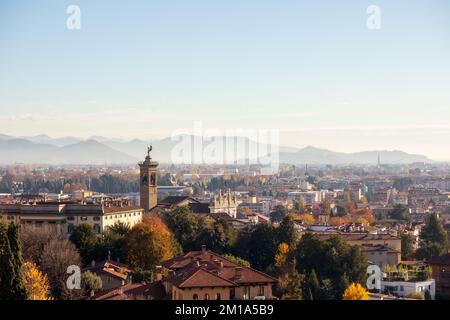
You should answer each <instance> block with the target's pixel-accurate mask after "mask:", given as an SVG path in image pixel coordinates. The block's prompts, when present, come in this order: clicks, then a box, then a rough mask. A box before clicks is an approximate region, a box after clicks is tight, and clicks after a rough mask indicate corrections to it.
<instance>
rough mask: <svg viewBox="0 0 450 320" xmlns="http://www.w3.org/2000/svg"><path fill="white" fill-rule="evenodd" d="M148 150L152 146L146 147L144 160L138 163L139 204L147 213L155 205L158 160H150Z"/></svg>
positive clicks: (150, 149)
mask: <svg viewBox="0 0 450 320" xmlns="http://www.w3.org/2000/svg"><path fill="white" fill-rule="evenodd" d="M150 151H152V146H150V147H149V148H148V149H147V156H146V157H145V160H144V162H141V163H139V167H140V183H139V191H140V204H141V207H142V208H143V209H144V212H145V213H148V212H149V211H150V210H151V209H153V208H154V207H156V205H157V183H156V167H158V162H157V161H152V158H151V157H150Z"/></svg>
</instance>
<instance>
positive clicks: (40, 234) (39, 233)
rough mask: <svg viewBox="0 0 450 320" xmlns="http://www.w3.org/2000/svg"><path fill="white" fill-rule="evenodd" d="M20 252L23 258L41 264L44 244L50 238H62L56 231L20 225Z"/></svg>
mask: <svg viewBox="0 0 450 320" xmlns="http://www.w3.org/2000/svg"><path fill="white" fill-rule="evenodd" d="M20 238H21V244H22V254H23V257H24V259H25V260H27V261H31V262H34V263H35V264H36V265H37V266H40V265H41V259H42V253H43V251H44V248H45V246H46V245H47V244H48V243H49V242H50V241H51V240H62V239H63V238H62V237H61V236H60V235H58V234H57V232H56V231H53V230H50V229H47V228H33V227H32V226H28V225H23V226H22V227H21V233H20Z"/></svg>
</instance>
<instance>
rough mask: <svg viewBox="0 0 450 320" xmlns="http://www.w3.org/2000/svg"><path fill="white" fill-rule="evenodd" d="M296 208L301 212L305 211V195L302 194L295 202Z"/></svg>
mask: <svg viewBox="0 0 450 320" xmlns="http://www.w3.org/2000/svg"><path fill="white" fill-rule="evenodd" d="M295 209H296V210H297V211H298V212H300V214H303V213H305V210H306V203H305V198H304V197H303V196H300V197H299V198H298V201H297V202H296V203H295Z"/></svg>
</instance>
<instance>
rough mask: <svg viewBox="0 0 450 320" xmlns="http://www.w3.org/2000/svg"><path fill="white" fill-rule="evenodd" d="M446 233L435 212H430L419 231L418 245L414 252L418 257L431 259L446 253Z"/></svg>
mask: <svg viewBox="0 0 450 320" xmlns="http://www.w3.org/2000/svg"><path fill="white" fill-rule="evenodd" d="M447 250H448V239H447V233H446V232H445V230H444V227H443V226H442V223H441V222H440V221H439V218H438V217H437V215H436V214H435V213H433V214H431V215H430V216H429V217H428V219H427V222H426V224H425V226H424V227H423V228H422V230H421V231H420V247H419V249H418V250H417V252H416V257H417V258H418V259H431V258H434V257H438V256H440V255H443V254H445V253H447Z"/></svg>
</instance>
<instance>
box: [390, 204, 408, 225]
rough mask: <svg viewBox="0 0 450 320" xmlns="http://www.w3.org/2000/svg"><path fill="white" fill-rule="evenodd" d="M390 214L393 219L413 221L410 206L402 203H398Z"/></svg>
mask: <svg viewBox="0 0 450 320" xmlns="http://www.w3.org/2000/svg"><path fill="white" fill-rule="evenodd" d="M388 215H389V217H390V218H391V219H395V220H401V221H405V222H410V221H411V214H410V213H409V211H408V208H406V207H404V206H402V205H400V204H398V205H396V206H395V207H394V209H393V210H392V211H391V212H389V214H388Z"/></svg>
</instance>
